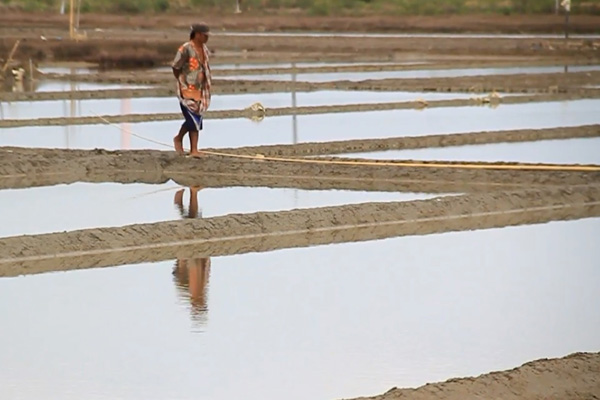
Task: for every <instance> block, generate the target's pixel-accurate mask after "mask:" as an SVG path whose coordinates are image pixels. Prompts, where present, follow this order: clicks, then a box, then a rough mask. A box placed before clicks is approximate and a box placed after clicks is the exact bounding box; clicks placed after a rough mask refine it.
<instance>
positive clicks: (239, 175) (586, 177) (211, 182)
mask: <svg viewBox="0 0 600 400" xmlns="http://www.w3.org/2000/svg"><path fill="white" fill-rule="evenodd" d="M582 132H585V133H589V134H593V135H595V134H597V127H596V126H592V127H584V128H583V129H582ZM521 134H523V132H521ZM524 134H525V136H527V132H525V133H524ZM479 135H480V134H478V133H473V134H470V135H465V136H463V143H464V142H465V141H466V140H468V139H469V138H472V140H473V141H477V138H478V136H479ZM501 135H502V134H501V133H496V134H495V135H494V134H491V135H488V136H491V137H494V136H495V138H496V139H500V138H501ZM513 135H516V136H518V133H513ZM508 136H510V134H509V135H508ZM386 142H388V143H392V144H393V145H394V146H395V147H397V148H400V147H402V145H403V143H408V145H409V146H412V148H416V147H417V146H421V147H423V146H426V145H427V144H428V143H431V142H437V143H439V144H440V145H443V144H444V143H446V144H449V143H451V142H446V141H445V138H444V137H443V135H438V136H436V137H420V138H416V137H415V138H398V139H395V140H391V141H386V140H383V141H380V142H379V143H382V144H383V143H386ZM367 143H368V142H367ZM371 143H373V144H375V143H377V142H371ZM344 147H345V149H347V150H348V151H353V152H355V151H358V150H359V149H361V148H362V149H363V150H373V147H369V146H368V145H367V147H361V144H360V143H359V142H356V141H352V142H350V143H345V142H334V143H333V144H332V145H329V144H328V143H327V142H325V143H312V144H305V145H302V147H301V149H303V150H299V151H298V152H296V153H294V150H292V149H293V146H289V145H283V146H265V147H264V149H263V148H261V147H253V148H245V149H244V148H241V149H231V150H229V149H215V150H214V151H215V152H218V154H219V155H213V154H209V155H207V156H204V157H201V158H199V159H196V158H189V157H182V156H178V155H177V154H176V153H175V152H174V151H156V150H134V151H106V150H62V149H27V148H8V147H7V148H1V149H0V157H1V158H2V162H1V163H0V178H1V179H0V188H16V187H28V186H39V185H54V184H59V183H70V182H77V181H84V182H121V183H127V182H145V183H162V182H166V181H168V180H170V179H171V180H173V181H175V182H177V183H179V184H182V185H198V186H202V187H227V186H269V187H287V188H301V189H319V190H324V189H335V188H337V189H348V190H379V191H400V192H403V191H410V192H430V193H456V192H460V193H463V192H473V191H493V190H500V189H511V188H512V189H515V188H524V187H532V186H560V185H588V184H596V183H600V170H599V169H600V167H595V169H596V170H592V171H585V170H581V171H578V170H568V169H569V168H572V167H565V168H563V167H560V166H559V167H556V168H548V170H543V169H542V170H539V165H529V164H511V165H512V167H511V168H514V169H509V170H506V169H503V168H505V167H504V166H505V164H502V163H469V165H468V166H465V165H464V163H443V165H441V166H440V165H438V164H437V163H434V162H418V166H413V165H410V164H409V165H407V164H406V163H407V162H410V160H405V161H372V162H369V164H368V165H365V160H362V159H346V158H340V157H336V158H323V157H321V158H319V159H318V160H315V159H310V158H308V159H307V158H290V159H289V160H285V159H283V160H277V159H276V160H273V161H271V160H269V159H268V158H267V159H263V158H260V157H259V158H253V157H255V156H256V154H261V155H262V156H265V155H266V156H265V157H271V156H276V155H286V154H287V155H296V156H298V155H301V154H302V155H307V154H311V155H318V154H330V151H332V150H333V152H336V151H335V150H337V153H340V148H344ZM263 150H264V151H263ZM206 151H209V152H210V150H206ZM254 151H256V152H257V153H255V154H252V152H254ZM248 155H250V156H252V157H247V156H248ZM367 161H368V160H367ZM515 166H516V167H515ZM582 167H583V168H585V167H584V166H582ZM536 169H537V170H536ZM315 177H319V179H315Z"/></svg>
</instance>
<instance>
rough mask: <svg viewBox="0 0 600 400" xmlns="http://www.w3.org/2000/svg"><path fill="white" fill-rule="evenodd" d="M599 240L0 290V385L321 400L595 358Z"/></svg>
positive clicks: (371, 251)
mask: <svg viewBox="0 0 600 400" xmlns="http://www.w3.org/2000/svg"><path fill="white" fill-rule="evenodd" d="M599 234H600V219H598V218H594V219H587V220H581V221H574V222H555V223H550V224H546V225H532V226H523V227H516V228H504V229H492V230H486V231H473V232H462V233H447V234H438V235H429V236H412V237H405V238H400V239H388V240H382V241H374V242H366V243H355V244H343V245H331V246H320V247H312V248H305V249H290V250H280V251H275V252H268V253H261V254H248V255H239V256H227V257H211V258H210V259H196V260H189V261H188V267H187V268H188V271H187V274H188V275H187V276H186V275H183V276H181V275H180V274H178V273H175V274H173V273H172V272H173V270H174V268H175V267H176V265H177V263H180V264H179V265H181V260H171V261H166V262H161V263H155V264H139V265H135V266H122V267H119V268H108V269H101V270H90V271H84V272H68V273H63V274H46V275H40V276H27V277H21V278H11V279H3V280H1V281H0V316H2V318H3V320H7V319H10V321H11V324H9V325H8V326H7V327H6V328H5V329H2V331H1V333H0V338H1V339H2V340H3V341H4V342H6V341H10V342H11V346H10V347H8V348H7V349H6V350H7V351H4V352H2V354H1V355H0V361H1V362H2V365H6V366H9V368H7V369H4V373H3V374H2V377H0V384H1V385H2V387H3V388H4V389H3V391H4V393H5V394H8V396H9V398H10V397H15V396H14V395H19V396H20V397H21V398H35V397H37V396H39V395H40V394H43V393H48V392H51V393H53V394H55V396H56V397H58V398H63V399H76V398H81V397H82V396H91V397H99V398H107V397H110V398H137V397H138V396H143V397H144V398H148V399H157V400H158V399H163V398H165V397H177V398H181V399H196V398H199V397H200V398H211V399H230V398H232V397H244V398H248V399H259V398H281V397H286V398H292V399H306V398H315V399H335V398H347V397H351V396H358V395H372V394H375V393H380V392H384V391H386V390H388V389H389V388H390V387H393V386H404V387H413V386H420V385H422V384H425V383H427V382H434V381H441V380H445V379H448V378H451V377H453V376H469V375H478V374H481V373H484V372H489V371H493V370H497V369H506V368H511V367H512V366H513V365H519V364H521V363H524V362H526V361H527V360H530V359H536V358H543V357H557V356H562V355H564V354H569V353H572V352H575V351H596V350H597V348H598V347H597V346H598V341H597V338H598V336H599V334H600V318H599V315H598V313H597V312H596V311H597V309H596V307H595V304H596V303H597V290H596V288H597V287H598V285H599V284H600V273H599V271H598V269H597V268H596V264H595V262H594V260H595V259H597V257H598V256H600V253H598V249H597V246H596V244H595V241H594V237H597V235H599ZM582 237H584V238H587V239H586V240H579V238H582ZM474 241H477V243H478V245H477V246H473V243H474ZM524 243H527V251H523V248H524ZM515 254H519V257H515ZM574 254H576V255H577V256H573V255H574ZM203 260H204V263H203ZM208 261H210V264H208ZM566 264H569V265H570V268H568V269H566V268H565V265H566ZM540 277H543V279H541V278H540ZM194 280H195V281H194ZM198 285H199V286H198ZM9 304H11V305H10V306H9ZM115 310H118V312H115ZM548 310H553V312H552V313H548ZM12 315H20V316H23V317H21V318H15V317H12ZM25 316H26V317H25ZM75 321H76V322H75ZM107 327H111V328H110V329H108V330H107ZM42 332H43V333H42ZM516 333H518V334H516ZM90 342H93V343H94V346H89V345H88V343H90ZM49 346H51V348H52V351H48V348H49ZM91 360H93V362H91ZM116 361H118V362H116ZM113 363H114V364H113ZM48 365H56V366H61V367H63V368H57V369H56V370H55V371H54V372H53V373H49V372H48V370H47V366H48ZM109 365H110V366H111V367H110V368H109V367H108V366H109ZM249 365H252V366H253V367H252V368H248V366H249ZM69 366H78V367H77V368H68V367H69ZM198 376H202V377H203V379H197V377H198ZM231 376H236V380H235V384H231V381H230V379H231ZM24 377H27V378H26V379H25V378H24ZM156 377H161V379H156ZM274 378H276V379H274ZM25 381H27V382H35V383H34V384H28V385H24V383H25ZM299 382H311V384H310V385H306V384H301V383H299ZM349 382H350V383H349Z"/></svg>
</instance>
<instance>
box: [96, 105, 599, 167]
mask: <svg viewBox="0 0 600 400" xmlns="http://www.w3.org/2000/svg"><path fill="white" fill-rule="evenodd" d="M96 116H97V117H98V118H100V119H101V120H102V121H104V122H105V123H106V124H108V125H112V126H115V127H116V128H117V129H119V130H122V131H126V132H128V133H130V134H131V135H133V136H135V137H137V138H140V139H142V140H147V141H149V142H152V143H156V144H159V145H162V146H165V147H168V148H171V147H172V145H169V144H166V143H161V142H158V141H156V140H153V139H148V138H145V137H143V136H141V135H138V134H136V133H134V132H133V131H131V130H127V129H123V128H121V127H120V126H118V125H116V124H113V123H111V122H110V121H108V120H107V119H106V118H104V117H102V116H101V115H97V114H96ZM199 152H200V153H202V154H206V155H213V156H220V157H229V158H240V159H247V160H257V161H275V162H292V163H304V164H333V165H357V166H377V167H411V168H454V169H483V170H492V169H493V170H529V171H531V170H534V171H578V172H595V171H600V165H572V164H537V165H534V164H516V163H507V164H474V163H466V162H465V163H460V162H457V163H447V162H437V161H428V162H419V161H410V162H409V161H397V162H390V161H359V160H319V159H315V158H286V157H268V156H265V155H263V154H256V155H246V154H231V153H221V152H217V151H207V150H199Z"/></svg>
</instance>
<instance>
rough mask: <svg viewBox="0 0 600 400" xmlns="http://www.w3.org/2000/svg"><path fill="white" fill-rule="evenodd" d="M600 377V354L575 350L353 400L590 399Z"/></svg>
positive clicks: (598, 390)
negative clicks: (485, 371)
mask: <svg viewBox="0 0 600 400" xmlns="http://www.w3.org/2000/svg"><path fill="white" fill-rule="evenodd" d="M599 377H600V353H575V354H571V355H569V356H566V357H563V358H554V359H541V360H535V361H531V362H528V363H526V364H523V365H521V366H520V367H518V368H514V369H510V370H507V371H498V372H491V373H489V374H485V375H480V376H478V377H471V378H461V379H450V380H447V381H446V382H440V383H430V384H427V385H425V386H421V387H419V388H417V389H398V388H392V389H390V390H389V391H387V392H386V393H385V394H382V395H380V396H374V397H361V398H360V399H353V400H393V399H410V400H442V399H443V400H463V399H476V398H477V399H478V398H490V399H494V398H497V399H500V398H501V399H503V400H546V399H562V400H588V399H595V398H597V397H598V393H600V378H599ZM482 393H485V395H484V396H482V395H481V394H482Z"/></svg>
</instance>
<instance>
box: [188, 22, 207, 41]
mask: <svg viewBox="0 0 600 400" xmlns="http://www.w3.org/2000/svg"><path fill="white" fill-rule="evenodd" d="M209 36H210V29H209V27H208V25H206V24H205V23H202V22H201V23H198V24H193V25H192V26H191V27H190V40H194V41H198V42H200V43H206V42H208V37H209Z"/></svg>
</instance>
